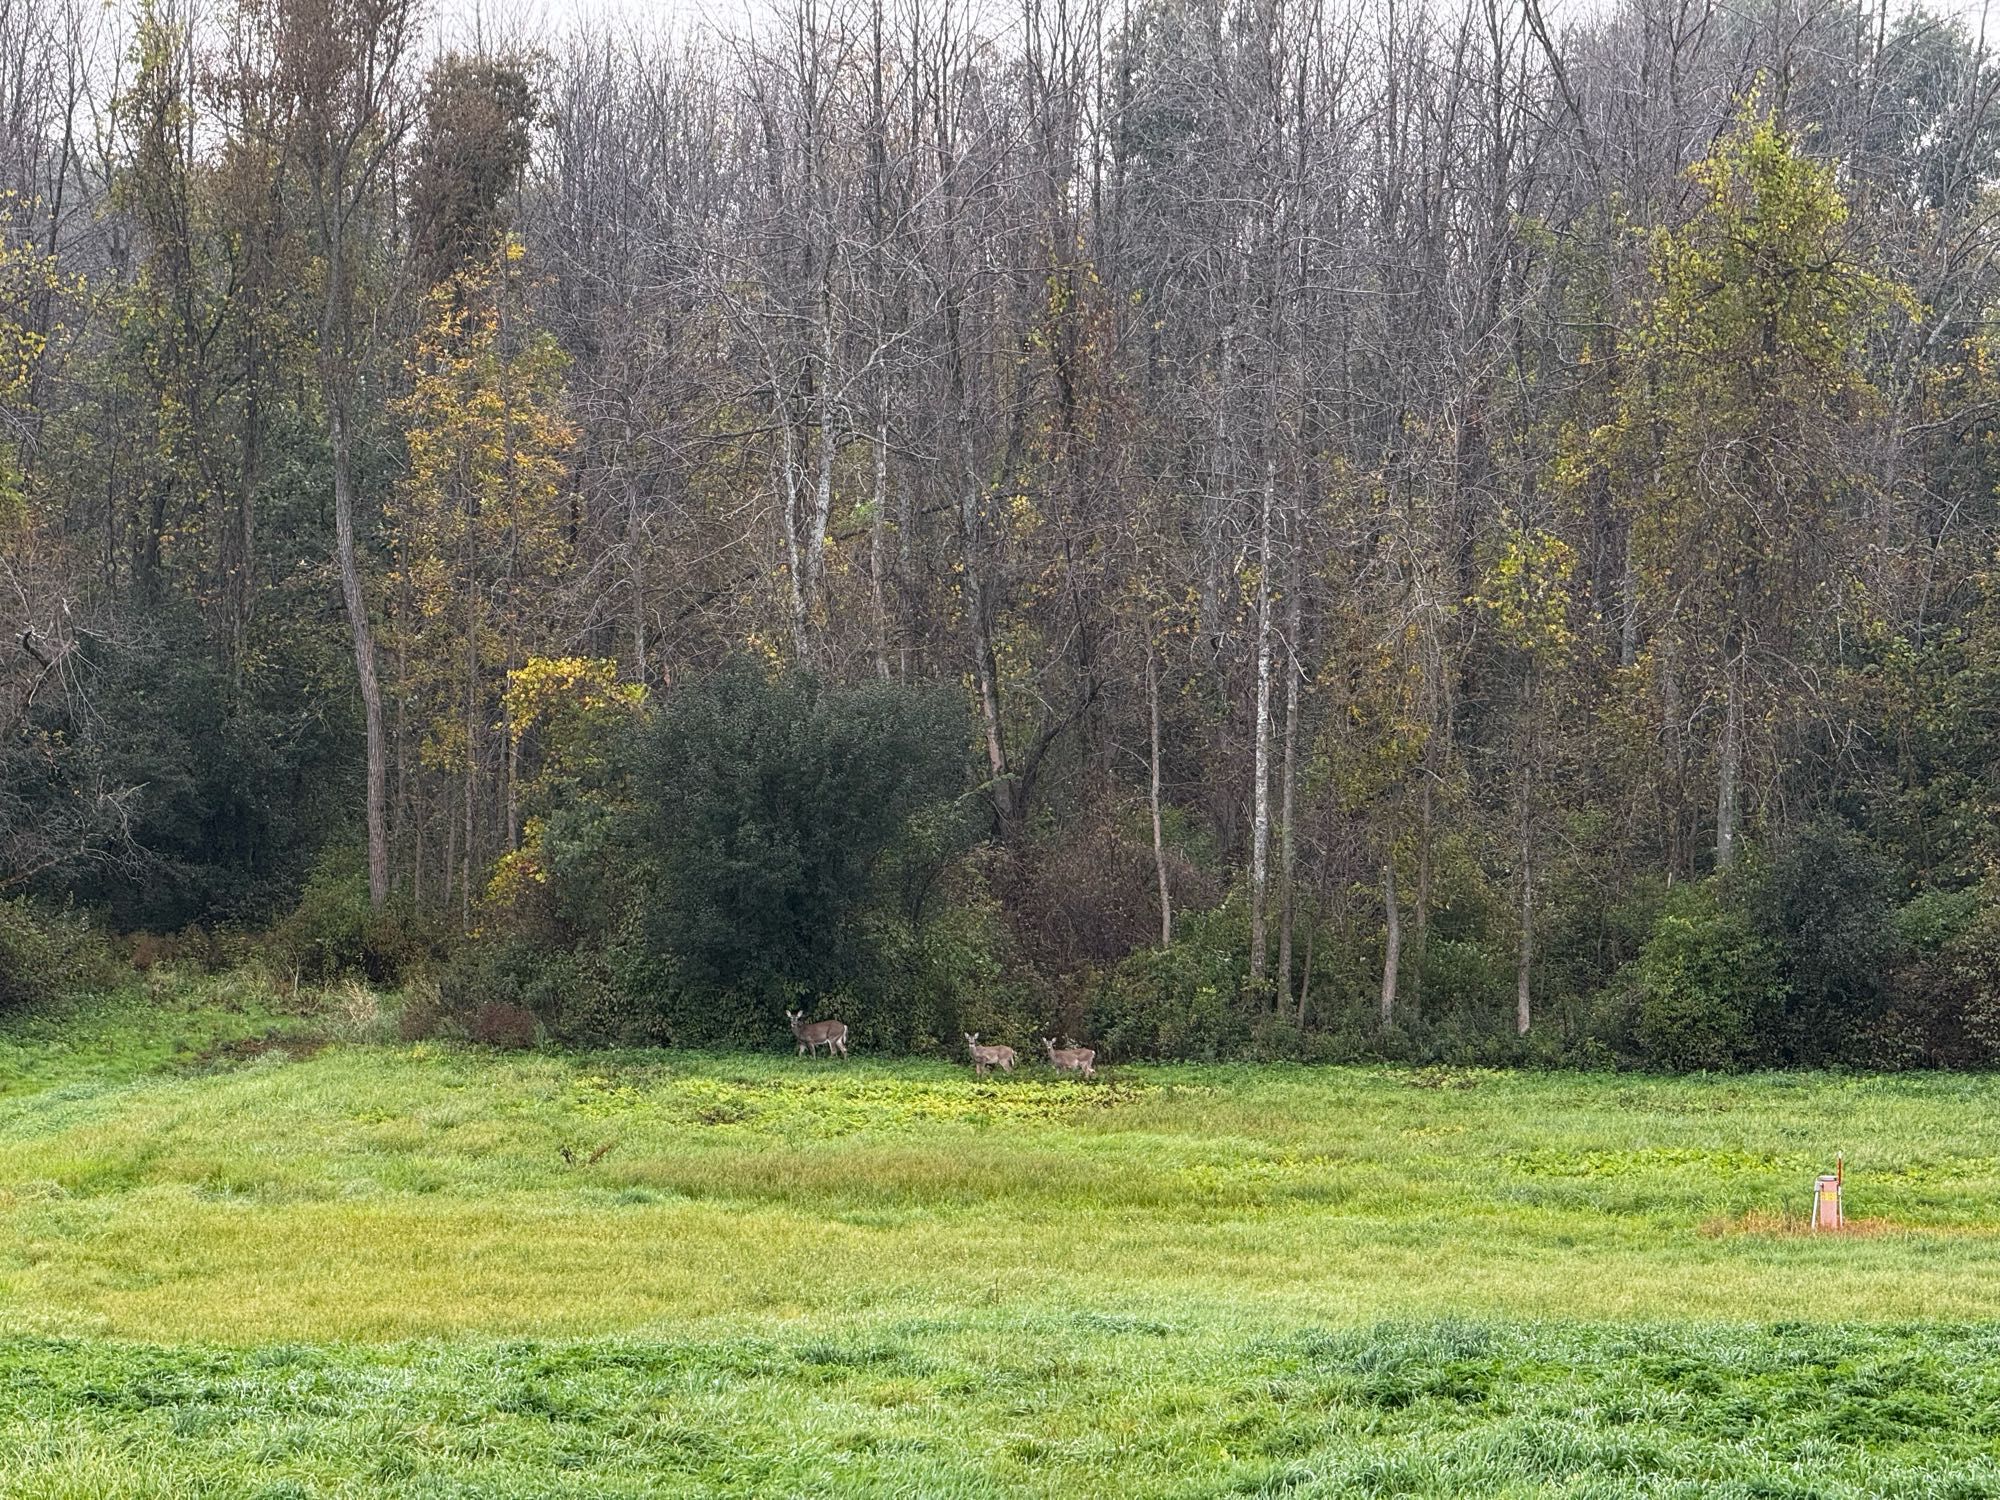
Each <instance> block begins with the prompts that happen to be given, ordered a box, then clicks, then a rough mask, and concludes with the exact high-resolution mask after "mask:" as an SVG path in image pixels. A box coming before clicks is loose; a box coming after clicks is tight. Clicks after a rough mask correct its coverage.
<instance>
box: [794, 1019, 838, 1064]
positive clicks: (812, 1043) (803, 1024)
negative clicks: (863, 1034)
mask: <svg viewBox="0 0 2000 1500" xmlns="http://www.w3.org/2000/svg"><path fill="white" fill-rule="evenodd" d="M785 1019H786V1020H787V1021H790V1022H791V1023H792V1035H793V1036H795V1037H797V1038H798V1039H799V1055H800V1056H801V1057H803V1056H804V1055H805V1054H806V1051H807V1050H808V1049H810V1050H811V1052H812V1055H813V1056H814V1057H818V1056H819V1049H820V1048H822V1047H824V1048H826V1055H827V1056H828V1057H831V1056H833V1054H834V1053H836V1052H838V1053H839V1054H840V1055H841V1056H842V1057H845V1056H847V1023H846V1022H845V1021H808V1020H807V1019H806V1013H805V1012H804V1011H802V1010H788V1011H786V1012H785Z"/></svg>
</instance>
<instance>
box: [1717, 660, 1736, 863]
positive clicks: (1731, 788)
mask: <svg viewBox="0 0 2000 1500" xmlns="http://www.w3.org/2000/svg"><path fill="white" fill-rule="evenodd" d="M1742 673H1743V653H1742V651H1741V650H1740V649H1739V650H1737V651H1736V652H1734V653H1733V654H1732V655H1731V657H1730V659H1729V661H1728V662H1726V663H1725V664H1724V666H1723V689H1724V694H1725V698H1726V705H1725V708H1724V711H1723V717H1722V745H1721V748H1720V750H1719V751H1718V753H1717V756H1716V769H1715V868H1716V869H1718V870H1726V869H1728V868H1729V867H1730V866H1731V865H1733V864H1735V863H1736V834H1737V828H1738V825H1739V822H1740V819H1741V816H1742V810H1741V806H1740V802H1741V792H1740V790H1739V787H1738V780H1739V778H1740V776H1741V774H1742V772H1741V762H1742V758H1743V687H1742Z"/></svg>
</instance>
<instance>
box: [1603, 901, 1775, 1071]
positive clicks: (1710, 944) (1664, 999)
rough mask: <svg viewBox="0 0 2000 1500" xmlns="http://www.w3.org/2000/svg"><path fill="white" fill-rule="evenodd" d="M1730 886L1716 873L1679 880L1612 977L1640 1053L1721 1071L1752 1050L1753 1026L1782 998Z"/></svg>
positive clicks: (1766, 949) (1675, 1065)
mask: <svg viewBox="0 0 2000 1500" xmlns="http://www.w3.org/2000/svg"><path fill="white" fill-rule="evenodd" d="M1733 895H1734V889H1733V888H1732V887H1731V886H1730V885H1729V884H1728V883H1727V882H1725V881H1721V880H1717V879H1710V880H1704V881H1700V882H1697V883H1694V884H1691V885H1685V886H1682V887H1681V888H1680V889H1679V890H1678V891H1676V892H1675V893H1674V894H1673V895H1672V896H1671V897H1669V898H1668V900H1667V903H1666V907H1665V909H1664V910H1663V911H1662V912H1661V913H1660V918H1659V921H1658V922H1657V923H1656V924H1655V926H1654V928H1653V934H1652V936H1651V937H1650V938H1648V939H1647V940H1646V946H1645V947H1644V948H1643V949H1641V950H1640V953H1639V958H1638V960H1637V962H1636V963H1634V964H1633V965H1632V966H1631V969H1630V971H1629V972H1628V973H1626V974H1625V975H1623V976H1621V979H1620V981H1618V983H1619V986H1620V988H1621V989H1622V991H1623V993H1624V995H1625V996H1626V997H1627V998H1628V1000H1629V1004H1630V1007H1631V1017H1630V1027H1629V1032H1630V1036H1631V1038H1632V1042H1633V1043H1634V1044H1635V1045H1636V1047H1637V1049H1638V1052H1639V1055H1640V1059H1641V1060H1642V1061H1645V1062H1647V1063H1650V1064H1652V1065H1654V1066H1657V1067H1663V1068H1671V1069H1675V1070H1681V1071H1691V1070H1697V1069H1713V1070H1726V1069H1731V1068H1737V1067H1741V1066H1743V1065H1744V1064H1745V1063H1747V1062H1749V1061H1752V1060H1753V1059H1755V1057H1756V1056H1757V1050H1758V1038H1759V1034H1760V1031H1761V1030H1762V1028H1765V1027H1767V1026H1768V1025H1769V1024H1770V1022H1771V1019H1772V1018H1773V1017H1774V1016H1775V1015H1776V1014H1777V1012H1778V1011H1779V1009H1780V1008H1781V1007H1782V1006H1783V1004H1784V1001H1785V994H1786V991H1785V984H1784V978H1783V974H1782V971H1781V968H1780V954H1779V952H1778V950H1777V947H1776V945H1775V944H1774V943H1773V942H1772V941H1771V940H1770V939H1769V938H1768V937H1766V936H1765V935H1764V934H1763V933H1761V932H1759V931H1758V930H1757V928H1756V926H1755V925H1754V924H1753V923H1752V921H1751V919H1750V915H1749V913H1748V912H1747V911H1745V910H1744V908H1743V906H1742V905H1741V904H1740V903H1739V902H1738V901H1736V900H1732V899H1730V898H1731V897H1732V896H1733Z"/></svg>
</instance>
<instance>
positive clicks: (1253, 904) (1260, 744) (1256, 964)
mask: <svg viewBox="0 0 2000 1500" xmlns="http://www.w3.org/2000/svg"><path fill="white" fill-rule="evenodd" d="M1277 487H1278V456H1277V454H1276V453H1275V452H1273V453H1267V454H1265V456H1264V489H1263V498H1262V501H1261V503H1260V504H1259V506H1258V523H1257V719H1256V722H1255V724H1253V725H1252V726H1251V727H1252V735H1253V739H1254V743H1255V745H1256V751H1255V755H1254V757H1253V765H1254V767H1255V769H1254V771H1253V772H1252V775H1253V776H1254V777H1255V784H1254V785H1253V786H1252V788H1251V798H1252V809H1253V810H1252V813H1251V820H1250V988H1251V989H1252V990H1254V991H1256V992H1257V995H1258V998H1259V999H1260V1000H1261V999H1262V997H1263V989H1264V971H1265V967H1266V964H1267V955H1266V954H1265V952H1264V944H1265V937H1266V933H1265V926H1266V924H1265V912H1264V907H1265V896H1266V892H1267V887H1268V886H1269V884H1270V862H1271V504H1272V501H1273V499H1274V492H1275V491H1276V489H1277Z"/></svg>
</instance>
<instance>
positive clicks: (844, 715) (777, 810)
mask: <svg viewBox="0 0 2000 1500" xmlns="http://www.w3.org/2000/svg"><path fill="white" fill-rule="evenodd" d="M966 738H967V737H966V729H965V724H964V706H963V704H962V703H961V702H960V701H959V698H958V695H957V694H956V693H954V692H950V691H947V690H943V689H935V690H934V689H926V688H915V687H908V686H904V685H901V684H893V683H869V684H865V685H862V686H857V687H836V686H831V685H827V684H823V683H821V682H820V681H819V680H817V679H816V678H813V677H811V676H809V675H807V674H804V673H798V672H789V673H784V674H780V675H777V676H773V675H771V674H770V673H768V672H767V671H766V670H764V668H763V667H762V666H761V665H759V664H757V663H754V662H749V661H738V662H735V663H733V664H731V665H730V666H729V667H727V668H725V669H724V670H723V671H721V672H718V673H716V674H715V675H714V676H713V677H710V678H709V679H707V680H706V681H703V682H698V683H694V684H691V685H689V686H687V687H683V688H680V689H678V690H677V691H676V692H675V693H674V694H673V695H672V696H671V697H670V698H669V699H668V700H667V702H666V706H665V707H664V708H663V709H662V710H661V711H660V712H659V713H658V714H657V715H655V716H654V718H653V720H652V721H651V722H650V723H649V724H648V725H647V727H646V728H645V729H644V731H643V732H642V739H641V744H640V747H639V750H638V753H637V756H636V763H637V766H638V776H637V785H636V787H635V791H636V794H637V796H638V799H639V801H640V803H641V813H640V816H639V818H638V820H637V825H636V829H635V839H636V844H637V846H638V847H637V853H638V855H639V858H640V860H641V861H642V863H643V864H644V865H645V866H646V867H647V868H648V869H649V870H650V871H651V877H650V881H649V884H650V890H649V891H648V892H647V894H646V899H645V900H644V901H643V903H642V911H643V914H644V916H643V923H642V928H641V937H642V939H643V941H644V942H645V944H646V946H647V947H648V948H649V949H650V950H651V952H652V956H653V958H654V959H655V961H656V962H655V965H654V971H655V982H656V983H657V984H658V985H659V990H658V993H659V994H660V995H661V996H662V998H663V999H664V1000H666V1001H667V1003H668V1005H669V1006H670V1008H671V1009H672V1010H674V1011H677V1012H679V1014H678V1015H675V1016H673V1017H671V1018H666V1019H671V1020H672V1022H673V1023H674V1024H675V1025H676V1026H677V1027H678V1028H679V1029H682V1030H686V1031H689V1032H690V1033H694V1032H699V1033H702V1034H704V1036H705V1038H706V1037H714V1038H715V1039H721V1036H722V1034H727V1033H730V1032H736V1033H739V1034H748V1033H756V1032H759V1031H761V1030H762V1029H763V1028H764V1026H765V1025H766V1024H767V1023H769V1022H772V1021H775V1020H777V1019H778V1018H779V1017H781V1015H782V1013H783V1010H784V1008H785V1006H786V1004H787V1003H788V1002H797V1001H800V1000H805V999H811V1000H813V1001H821V1000H825V999H828V998H830V997H833V996H836V995H840V994H843V993H854V992H857V991H859V990H860V989H861V988H862V987H863V986H865V985H866V984H867V983H868V982H870V981H871V980H873V979H874V978H875V977H876V975H875V969H876V959H877V957H878V955H875V954H873V953H871V951H870V944H869V942H868V936H869V933H870V931H871V928H870V926H869V924H868V923H867V922H866V921H864V920H863V918H864V916H865V915H866V914H867V913H868V912H869V911H870V909H871V908H872V907H879V905H880V903H881V899H882V895H883V893H882V892H881V891H880V890H878V877H879V878H882V879H886V869H885V867H886V866H887V864H888V863H889V855H890V853H891V851H892V850H896V849H898V848H899V847H900V846H902V845H904V844H906V843H907V842H908V838H907V835H906V830H907V829H908V828H909V826H910V823H911V820H912V818H913V817H914V816H915V815H916V814H918V813H919V812H920V811H922V810H923V809H925V808H927V807H930V806H933V805H935V804H937V803H939V802H941V801H946V800H948V799H950V798H952V797H954V796H955V795H956V794H957V793H958V792H959V791H960V790H961V788H962V787H963V784H964V778H965V745H966ZM807 1008H808V1009H811V1008H812V1006H810V1005H809V1006H808V1007H807ZM746 1039H747V1036H746Z"/></svg>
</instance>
